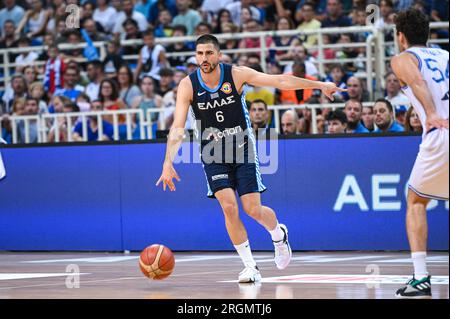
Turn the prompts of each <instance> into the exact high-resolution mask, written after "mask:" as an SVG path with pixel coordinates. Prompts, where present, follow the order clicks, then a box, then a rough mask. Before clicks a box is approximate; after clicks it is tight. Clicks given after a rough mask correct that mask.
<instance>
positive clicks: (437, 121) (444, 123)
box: [426, 113, 448, 132]
mask: <svg viewBox="0 0 450 319" xmlns="http://www.w3.org/2000/svg"><path fill="white" fill-rule="evenodd" d="M433 127H435V128H437V129H439V128H446V129H448V119H443V118H441V117H440V116H439V115H438V114H437V113H432V114H429V115H428V116H427V122H426V130H427V132H428V131H429V130H431V129H432V128H433Z"/></svg>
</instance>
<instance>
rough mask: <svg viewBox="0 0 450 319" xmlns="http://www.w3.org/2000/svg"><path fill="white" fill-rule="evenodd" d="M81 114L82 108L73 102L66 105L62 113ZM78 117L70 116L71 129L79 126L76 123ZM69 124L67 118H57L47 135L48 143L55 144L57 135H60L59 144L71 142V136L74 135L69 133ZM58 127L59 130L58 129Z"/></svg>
mask: <svg viewBox="0 0 450 319" xmlns="http://www.w3.org/2000/svg"><path fill="white" fill-rule="evenodd" d="M78 112H80V108H79V107H78V105H77V104H76V103H74V102H72V101H69V102H68V103H66V104H64V106H63V111H62V113H78ZM76 119H77V117H75V116H70V117H69V121H70V127H72V128H74V127H76V126H77V124H76V123H75V121H76ZM67 124H68V122H67V117H66V116H64V117H57V118H56V119H55V121H54V124H53V125H52V127H51V128H50V130H49V132H48V135H47V141H48V142H50V143H51V142H55V141H56V134H59V139H58V140H59V142H68V141H69V134H73V133H71V132H69V131H68V125H67ZM56 127H58V128H56Z"/></svg>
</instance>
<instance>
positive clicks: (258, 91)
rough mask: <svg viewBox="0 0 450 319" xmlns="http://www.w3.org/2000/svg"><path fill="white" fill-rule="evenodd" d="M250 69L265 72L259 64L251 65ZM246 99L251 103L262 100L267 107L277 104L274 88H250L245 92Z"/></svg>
mask: <svg viewBox="0 0 450 319" xmlns="http://www.w3.org/2000/svg"><path fill="white" fill-rule="evenodd" d="M249 67H250V68H252V69H254V70H256V71H258V72H263V70H262V68H261V65H259V64H251V65H250V66H249ZM245 99H246V100H247V101H249V102H252V101H255V100H262V101H264V103H266V105H274V104H275V94H274V90H273V89H272V88H266V87H253V86H248V89H247V90H246V92H245Z"/></svg>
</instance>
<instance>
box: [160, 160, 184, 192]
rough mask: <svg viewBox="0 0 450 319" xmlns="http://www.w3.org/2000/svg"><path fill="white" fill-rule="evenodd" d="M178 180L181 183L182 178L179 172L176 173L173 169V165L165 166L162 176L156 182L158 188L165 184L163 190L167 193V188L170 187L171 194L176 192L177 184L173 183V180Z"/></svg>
mask: <svg viewBox="0 0 450 319" xmlns="http://www.w3.org/2000/svg"><path fill="white" fill-rule="evenodd" d="M174 178H175V179H176V180H177V181H180V180H181V179H180V177H179V176H178V174H177V172H176V171H175V168H173V165H172V163H170V164H166V163H164V165H163V171H162V174H161V177H160V178H159V179H158V181H157V182H156V186H158V185H159V184H160V183H161V182H163V190H164V191H166V186H169V189H170V191H171V192H174V191H175V190H176V188H175V184H174V182H173V181H172V179H174Z"/></svg>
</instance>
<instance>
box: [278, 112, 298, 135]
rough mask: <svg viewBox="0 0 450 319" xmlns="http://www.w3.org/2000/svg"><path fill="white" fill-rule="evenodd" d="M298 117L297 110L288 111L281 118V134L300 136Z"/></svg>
mask: <svg viewBox="0 0 450 319" xmlns="http://www.w3.org/2000/svg"><path fill="white" fill-rule="evenodd" d="M298 121H299V120H298V115H297V112H296V111H295V110H287V111H286V112H284V113H283V115H282V116H281V134H282V135H295V134H298Z"/></svg>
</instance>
